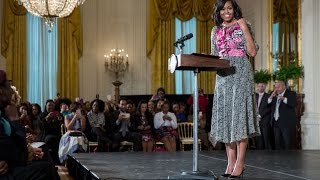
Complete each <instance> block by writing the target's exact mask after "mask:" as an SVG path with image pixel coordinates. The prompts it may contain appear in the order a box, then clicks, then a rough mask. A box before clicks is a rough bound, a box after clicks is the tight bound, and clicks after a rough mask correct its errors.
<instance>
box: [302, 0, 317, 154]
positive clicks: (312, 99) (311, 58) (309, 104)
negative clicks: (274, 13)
mask: <svg viewBox="0 0 320 180" xmlns="http://www.w3.org/2000/svg"><path fill="white" fill-rule="evenodd" d="M301 2H302V25H301V28H302V37H301V38H302V44H301V45H302V64H303V66H304V68H305V77H304V80H303V93H304V94H305V101H304V104H305V112H304V115H303V116H302V119H301V141H302V142H301V143H302V149H317V150H319V149H320V81H319V79H320V71H319V70H320V60H319V57H320V51H319V49H320V44H319V41H320V36H319V34H320V31H319V29H320V28H319V27H320V23H319V18H320V15H319V11H318V10H319V9H320V1H319V0H307V1H304V0H302V1H301Z"/></svg>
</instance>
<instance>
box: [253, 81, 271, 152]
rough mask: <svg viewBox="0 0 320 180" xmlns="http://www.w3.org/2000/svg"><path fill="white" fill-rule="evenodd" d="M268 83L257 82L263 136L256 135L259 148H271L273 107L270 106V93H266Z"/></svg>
mask: <svg viewBox="0 0 320 180" xmlns="http://www.w3.org/2000/svg"><path fill="white" fill-rule="evenodd" d="M266 86H267V85H266V84H265V83H258V84H257V93H256V102H257V109H258V118H259V119H260V120H259V126H260V132H261V136H257V137H256V143H257V148H258V149H271V108H270V106H268V98H269V97H270V94H268V93H266V92H265V90H266Z"/></svg>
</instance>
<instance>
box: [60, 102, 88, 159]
mask: <svg viewBox="0 0 320 180" xmlns="http://www.w3.org/2000/svg"><path fill="white" fill-rule="evenodd" d="M64 126H65V129H66V131H67V132H66V133H65V134H64V135H63V136H62V137H61V139H60V144H59V159H60V162H61V163H62V162H63V161H64V160H66V159H67V155H68V154H70V153H73V152H75V151H80V152H86V151H87V139H86V136H85V135H84V133H83V131H84V130H85V128H86V118H85V114H84V113H83V111H82V107H81V105H80V104H79V103H72V104H71V105H70V114H68V115H66V116H65V117H64Z"/></svg>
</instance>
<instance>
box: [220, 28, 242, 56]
mask: <svg viewBox="0 0 320 180" xmlns="http://www.w3.org/2000/svg"><path fill="white" fill-rule="evenodd" d="M216 46H217V50H218V55H219V56H220V57H229V56H237V57H244V56H246V48H245V39H244V34H243V31H242V30H241V28H240V25H239V24H238V23H235V24H233V25H231V26H228V27H226V26H222V28H218V29H217V31H216Z"/></svg>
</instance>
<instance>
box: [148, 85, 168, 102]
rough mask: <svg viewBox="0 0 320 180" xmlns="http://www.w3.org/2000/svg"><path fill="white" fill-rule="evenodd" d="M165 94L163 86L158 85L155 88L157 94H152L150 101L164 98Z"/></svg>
mask: <svg viewBox="0 0 320 180" xmlns="http://www.w3.org/2000/svg"><path fill="white" fill-rule="evenodd" d="M165 95H166V91H165V90H164V88H163V87H160V88H158V89H157V94H154V95H153V96H152V97H151V99H150V101H158V100H159V99H164V98H165Z"/></svg>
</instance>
